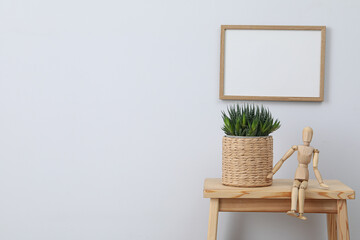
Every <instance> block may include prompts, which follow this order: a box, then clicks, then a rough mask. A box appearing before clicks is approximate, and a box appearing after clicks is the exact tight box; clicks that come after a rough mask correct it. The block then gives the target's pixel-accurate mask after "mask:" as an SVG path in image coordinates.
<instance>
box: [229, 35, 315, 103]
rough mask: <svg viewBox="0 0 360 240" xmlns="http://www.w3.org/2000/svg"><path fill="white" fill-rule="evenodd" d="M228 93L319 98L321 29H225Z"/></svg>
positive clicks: (232, 94) (235, 94) (234, 94)
mask: <svg viewBox="0 0 360 240" xmlns="http://www.w3.org/2000/svg"><path fill="white" fill-rule="evenodd" d="M224 55H225V56H224V62H225V65H224V95H225V96H269V97H272V96H278V97H319V96H320V69H321V68H320V65H321V31H308V30H238V29H227V30H226V31H225V54H224Z"/></svg>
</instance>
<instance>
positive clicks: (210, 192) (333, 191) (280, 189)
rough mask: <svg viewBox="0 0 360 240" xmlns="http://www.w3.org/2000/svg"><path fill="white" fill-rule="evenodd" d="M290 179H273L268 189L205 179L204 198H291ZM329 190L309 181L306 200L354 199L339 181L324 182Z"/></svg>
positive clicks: (345, 186) (347, 188)
mask: <svg viewBox="0 0 360 240" xmlns="http://www.w3.org/2000/svg"><path fill="white" fill-rule="evenodd" d="M293 181H294V180H292V179H274V181H273V184H272V185H271V186H269V187H256V188H243V187H231V186H225V185H222V184H221V179H220V178H207V179H205V183H204V198H272V199H274V198H275V199H287V198H291V189H292V185H293ZM324 183H325V184H327V185H328V186H329V189H328V190H326V189H322V188H320V186H319V183H318V182H317V181H316V180H314V179H310V180H309V185H308V188H307V189H306V193H305V195H306V198H307V199H355V191H354V190H353V189H351V188H350V187H348V186H347V185H345V184H343V183H342V182H340V181H339V180H324Z"/></svg>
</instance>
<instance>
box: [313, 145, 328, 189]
mask: <svg viewBox="0 0 360 240" xmlns="http://www.w3.org/2000/svg"><path fill="white" fill-rule="evenodd" d="M318 165H319V150H317V149H315V150H314V160H313V168H314V173H315V177H316V179H317V180H318V182H319V184H320V186H321V187H323V188H329V186H328V185H326V184H325V183H324V181H323V179H322V177H321V174H320V171H319V169H318Z"/></svg>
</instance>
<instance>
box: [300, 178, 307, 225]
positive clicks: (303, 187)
mask: <svg viewBox="0 0 360 240" xmlns="http://www.w3.org/2000/svg"><path fill="white" fill-rule="evenodd" d="M307 186H308V181H303V182H302V183H301V185H300V190H299V218H300V219H301V220H306V219H307V218H306V217H305V216H303V214H304V204H305V190H306V188H307Z"/></svg>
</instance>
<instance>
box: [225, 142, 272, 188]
mask: <svg viewBox="0 0 360 240" xmlns="http://www.w3.org/2000/svg"><path fill="white" fill-rule="evenodd" d="M272 166H273V139H272V136H266V137H235V136H224V137H223V150H222V183H223V184H224V185H229V186H239V187H261V186H270V185H271V184H272V179H266V176H267V175H268V174H269V173H270V172H271V170H272Z"/></svg>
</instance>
